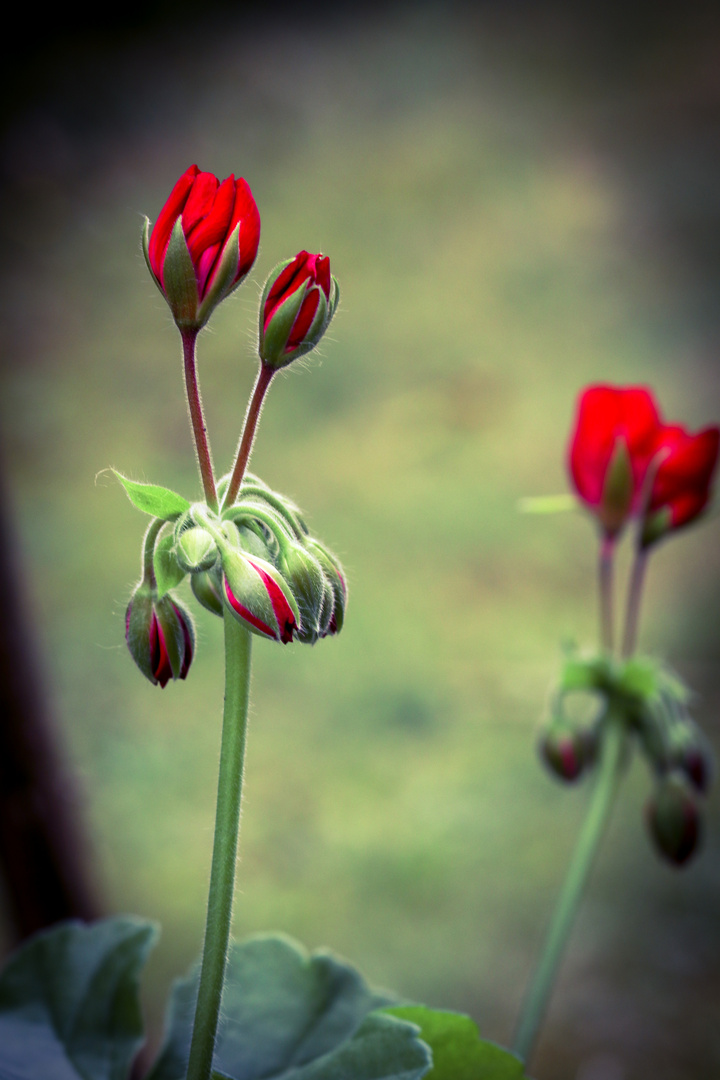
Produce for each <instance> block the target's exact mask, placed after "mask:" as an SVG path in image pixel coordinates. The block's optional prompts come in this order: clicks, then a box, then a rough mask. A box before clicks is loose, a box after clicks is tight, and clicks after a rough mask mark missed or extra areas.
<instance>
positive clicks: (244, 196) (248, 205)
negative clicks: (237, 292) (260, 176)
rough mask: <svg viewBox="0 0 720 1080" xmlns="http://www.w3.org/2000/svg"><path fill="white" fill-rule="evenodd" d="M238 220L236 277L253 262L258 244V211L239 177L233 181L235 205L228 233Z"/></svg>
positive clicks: (239, 276)
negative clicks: (238, 244)
mask: <svg viewBox="0 0 720 1080" xmlns="http://www.w3.org/2000/svg"><path fill="white" fill-rule="evenodd" d="M238 221H239V222H240V265H239V266H238V278H241V277H244V276H245V274H247V273H248V272H249V270H250V267H251V266H252V264H253V263H254V262H255V257H256V255H257V253H258V246H259V244H260V212H259V210H258V208H257V204H256V202H255V200H254V198H253V194H252V191H251V190H250V186H249V184H248V183H247V182H246V181H245V180H243V179H242V177H240V179H239V180H236V181H235V206H234V208H233V212H232V217H231V219H230V227H229V229H228V233H231V232H232V231H233V229H234V228H235V226H236V225H237V223H238Z"/></svg>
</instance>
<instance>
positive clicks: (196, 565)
mask: <svg viewBox="0 0 720 1080" xmlns="http://www.w3.org/2000/svg"><path fill="white" fill-rule="evenodd" d="M217 555H218V551H217V547H216V546H215V541H214V540H213V538H212V536H211V535H210V533H209V532H208V531H207V529H201V528H200V527H199V526H195V527H193V528H190V529H185V530H184V531H183V532H181V534H180V537H179V538H178V541H177V543H176V545H175V556H176V558H177V561H178V563H179V564H180V566H181V567H182V569H183V570H186V571H187V572H188V573H190V574H193V573H196V572H197V571H199V570H210V569H211V567H213V566H214V565H215V562H216V561H217Z"/></svg>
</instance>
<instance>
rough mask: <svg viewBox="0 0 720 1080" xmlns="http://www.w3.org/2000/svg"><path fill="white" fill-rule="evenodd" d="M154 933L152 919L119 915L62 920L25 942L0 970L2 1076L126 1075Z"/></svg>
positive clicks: (77, 1078)
mask: <svg viewBox="0 0 720 1080" xmlns="http://www.w3.org/2000/svg"><path fill="white" fill-rule="evenodd" d="M156 939H157V930H156V928H155V927H154V926H153V925H152V924H150V923H147V922H143V921H141V920H139V919H132V918H127V917H124V918H112V919H102V920H100V921H98V922H94V923H92V924H91V925H84V924H82V923H80V922H64V923H59V924H57V925H56V926H54V927H52V928H51V929H50V930H45V931H42V932H41V933H39V934H36V935H35V936H34V937H32V938H30V939H29V940H28V941H26V942H25V943H24V944H23V945H22V946H21V947H20V948H19V949H18V950H17V952H15V953H14V954H12V955H11V956H10V958H9V960H8V962H7V965H6V967H5V969H4V971H3V972H2V975H0V1076H2V1077H3V1078H4V1080H5V1078H7V1080H10V1078H11V1077H12V1080H127V1077H128V1075H129V1073H130V1068H131V1066H132V1062H133V1059H134V1058H135V1055H136V1054H137V1051H138V1049H139V1048H140V1046H141V1045H142V1042H143V1031H142V1013H141V1010H140V1000H139V976H140V970H141V968H142V967H143V965H144V963H145V961H146V959H147V955H148V952H149V950H150V949H151V947H152V945H153V944H154V942H155V940H156Z"/></svg>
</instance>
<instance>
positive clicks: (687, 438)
mask: <svg viewBox="0 0 720 1080" xmlns="http://www.w3.org/2000/svg"><path fill="white" fill-rule="evenodd" d="M719 445H720V428H718V427H717V426H714V425H713V426H712V427H707V428H703V430H702V431H699V432H698V433H697V435H691V434H690V432H689V431H687V429H686V428H684V427H681V426H680V425H679V424H665V425H664V426H663V427H661V428H660V430H659V432H658V434H657V437H656V441H655V452H656V454H657V455H658V467H657V472H656V473H655V477H654V479H653V484H652V490H651V493H650V504H649V507H648V511H647V514H646V517H645V522H644V526H643V537H642V542H643V544H644V545H645V546H647V545H648V544H651V543H653V542H654V541H655V540H658V539H659V538H660V537H661V536H663V535H665V533H667V532H669V531H670V530H672V529H679V528H680V527H681V526H682V525H689V524H690V522H691V521H694V520H695V518H696V517H697V516H698V515H699V514H701V513H702V511H703V510H704V509H705V507H706V506H707V503H708V500H709V499H710V494H711V486H712V481H713V475H714V472H715V467H716V465H717V461H718V446H719Z"/></svg>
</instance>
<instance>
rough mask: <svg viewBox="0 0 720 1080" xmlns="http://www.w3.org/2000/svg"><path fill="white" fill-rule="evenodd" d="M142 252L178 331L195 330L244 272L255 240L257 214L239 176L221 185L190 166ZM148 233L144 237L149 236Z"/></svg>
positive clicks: (257, 236)
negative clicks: (179, 329)
mask: <svg viewBox="0 0 720 1080" xmlns="http://www.w3.org/2000/svg"><path fill="white" fill-rule="evenodd" d="M149 225H150V223H149V222H147V221H146V225H145V234H144V237H143V250H144V252H145V258H146V260H147V264H148V267H149V269H150V272H151V274H152V275H153V277H154V279H155V281H156V283H157V285H158V288H159V289H160V291H161V292H162V293H163V295H164V296H165V299H166V300H167V302H168V304H169V305H170V308H171V310H172V313H173V316H174V318H175V321H176V322H177V324H178V326H179V327H180V328H181V329H186V328H188V329H199V328H200V327H201V326H203V325H204V323H205V322H206V321H207V319H208V318H209V316H210V314H211V312H212V310H213V308H214V307H215V306H216V305H217V304H219V303H220V301H221V300H223V299H224V298H225V297H226V296H227V295H228V294H229V293H230V292H232V290H233V289H234V288H235V287H236V286H237V285H239V283H240V282H241V281H242V279H243V278H244V277H245V276H246V274H247V273H248V272H249V270H250V268H251V266H252V264H253V263H254V261H255V256H256V255H257V250H258V244H259V242H260V215H259V213H258V208H257V206H256V204H255V200H254V199H253V196H252V192H251V191H250V188H249V187H248V185H247V183H246V182H245V180H243V179H238V180H236V179H235V177H234V176H232V175H231V176H229V177H228V178H227V179H226V180H223V181H222V183H221V182H220V181H219V180H218V178H217V177H216V176H213V174H212V173H208V172H200V170H199V169H198V167H197V165H191V166H190V168H189V169H188V170H187V172H185V173H183V175H182V176H181V177H180V179H179V180H178V182H177V183H176V185H175V187H174V188H173V190H172V191H171V193H170V197H169V198H168V200H167V202H166V203H165V205H164V206H163V208H162V210H161V211H160V213H159V215H158V219H157V221H156V222H155V225H154V226H153V229H152V232H151V233H149ZM148 234H149V235H148Z"/></svg>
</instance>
